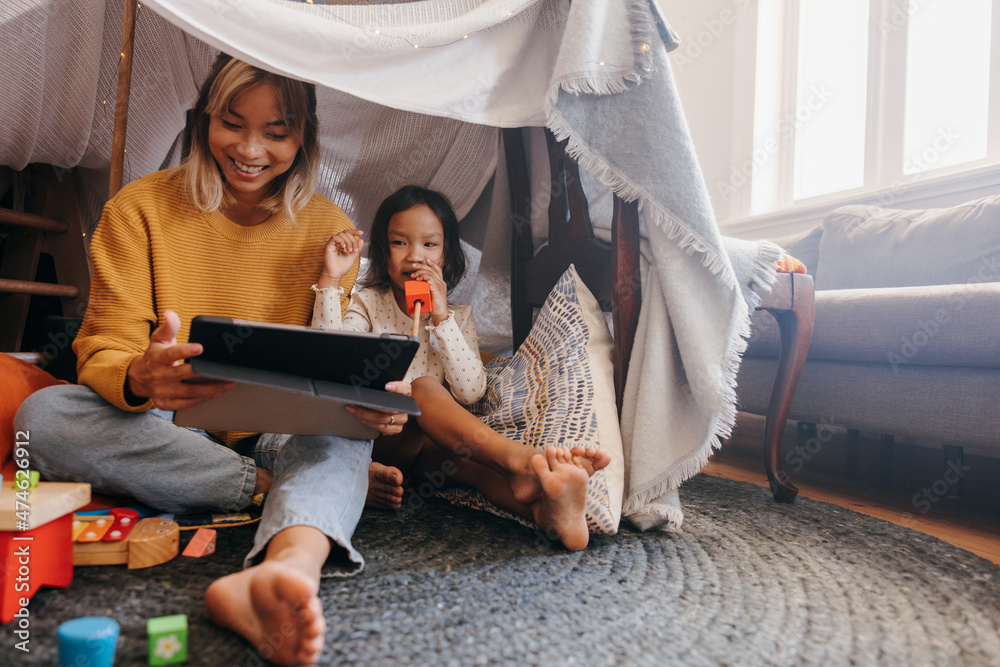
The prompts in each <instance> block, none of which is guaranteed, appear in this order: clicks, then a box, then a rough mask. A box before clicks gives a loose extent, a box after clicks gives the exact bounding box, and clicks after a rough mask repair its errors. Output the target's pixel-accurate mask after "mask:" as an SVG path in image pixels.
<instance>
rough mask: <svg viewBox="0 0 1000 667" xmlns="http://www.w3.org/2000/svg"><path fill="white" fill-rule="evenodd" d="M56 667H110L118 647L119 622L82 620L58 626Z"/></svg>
mask: <svg viewBox="0 0 1000 667" xmlns="http://www.w3.org/2000/svg"><path fill="white" fill-rule="evenodd" d="M57 633H58V635H59V667H77V666H78V665H88V667H111V666H112V664H113V663H114V661H115V648H117V646H118V633H119V626H118V622H117V621H115V620H114V619H113V618H108V617H106V616H84V617H83V618H74V619H73V620H71V621H66V622H65V623H63V624H62V625H60V626H59V629H58V631H57Z"/></svg>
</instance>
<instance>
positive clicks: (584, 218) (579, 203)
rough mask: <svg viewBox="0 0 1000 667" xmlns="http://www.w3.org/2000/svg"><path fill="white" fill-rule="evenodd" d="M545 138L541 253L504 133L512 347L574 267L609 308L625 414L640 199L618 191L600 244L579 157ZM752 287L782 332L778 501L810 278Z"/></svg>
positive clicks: (787, 490) (518, 160)
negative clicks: (546, 191)
mask: <svg viewBox="0 0 1000 667" xmlns="http://www.w3.org/2000/svg"><path fill="white" fill-rule="evenodd" d="M546 137H547V141H548V147H549V151H548V153H549V169H550V174H551V179H552V180H551V182H552V187H551V192H550V195H551V196H550V200H549V209H548V213H549V235H548V243H547V244H546V245H545V246H544V247H542V248H541V249H540V250H539V251H538V252H537V254H536V253H535V251H534V247H533V243H532V238H531V202H532V192H531V183H530V182H529V176H528V169H527V165H528V161H527V157H526V154H525V148H524V140H523V136H522V130H521V129H519V128H515V129H505V130H503V140H504V149H505V153H506V159H507V174H508V180H509V183H510V194H511V206H512V216H511V220H512V223H513V228H512V230H511V294H510V307H511V327H512V330H513V334H514V347H515V348H517V347H518V346H520V344H521V343H522V342H524V339H525V338H526V337H527V335H528V332H529V331H530V329H531V320H532V314H533V310H534V308H536V307H540V306H541V305H542V304H543V303H544V302H545V298H546V296H548V293H549V292H550V291H551V289H552V287H554V286H555V284H556V282H557V281H558V280H559V276H561V275H562V274H563V272H564V271H565V270H566V269H567V268H568V267H569V265H570V264H571V263H572V264H574V265H575V266H576V269H577V272H578V273H579V275H580V278H581V280H583V282H584V283H585V284H586V285H587V287H588V288H589V289H590V290H591V292H593V294H594V296H595V297H596V298H597V300H598V301H599V302H601V303H602V306H608V305H609V306H610V310H611V313H612V322H613V324H614V331H615V342H614V368H615V395H616V398H617V400H618V410H619V414H620V413H621V406H622V398H623V396H624V391H625V381H626V379H627V377H628V362H629V359H630V357H631V355H632V345H633V342H634V340H635V332H636V327H637V325H638V322H639V308H640V305H641V302H642V284H641V279H640V276H639V215H638V204H637V202H631V203H628V202H625V201H623V200H622V199H621V198H620V197H618V196H617V195H616V196H615V198H614V209H613V214H612V221H611V238H612V242H611V248H610V249H609V248H608V247H607V246H606V245H605V244H602V243H600V242H599V241H597V240H596V239H595V238H594V230H593V226H592V224H591V220H590V212H589V209H588V206H587V198H586V196H585V194H584V192H583V187H582V184H581V182H580V172H579V168H578V167H577V164H576V161H575V160H573V159H571V158H569V157H567V156H566V153H565V146H566V144H565V142H557V141H556V140H555V138H554V137H553V136H552V134H551V133H550V132H549V131H547V130H546ZM609 278H610V280H609ZM751 289H754V291H755V292H757V293H758V294H759V295H760V296H761V304H760V306H758V310H767V311H768V312H769V313H771V315H773V316H774V318H775V319H776V320H777V322H778V327H779V329H780V331H781V356H780V358H779V362H778V371H777V374H776V378H775V383H774V388H773V390H772V392H771V399H770V403H769V405H768V410H767V415H766V417H765V421H764V445H765V447H764V469H765V471H766V473H767V478H768V482H769V483H770V486H771V493H772V495H773V496H774V499H775V500H776V501H778V502H789V503H790V502H792V501H793V500H794V499H795V496H796V495H797V494H798V489H797V488H796V487H795V486H794V485H793V484H792V483H791V482H790V481H789V479H788V475H787V474H786V473H785V472H784V471H782V469H781V439H782V436H783V435H784V431H785V424H786V421H787V419H788V411H789V409H790V407H791V403H792V398H793V397H794V395H795V388H796V386H797V384H798V380H799V377H800V376H801V374H802V368H803V367H804V366H805V361H806V355H807V353H808V351H809V342H810V340H811V339H812V329H813V318H814V315H815V300H814V294H813V281H812V277H811V276H807V275H801V274H790V273H783V274H778V277H777V280H776V281H775V283H774V285H773V286H772V288H771V290H770V291H766V290H763V289H759V288H757V287H755V286H751Z"/></svg>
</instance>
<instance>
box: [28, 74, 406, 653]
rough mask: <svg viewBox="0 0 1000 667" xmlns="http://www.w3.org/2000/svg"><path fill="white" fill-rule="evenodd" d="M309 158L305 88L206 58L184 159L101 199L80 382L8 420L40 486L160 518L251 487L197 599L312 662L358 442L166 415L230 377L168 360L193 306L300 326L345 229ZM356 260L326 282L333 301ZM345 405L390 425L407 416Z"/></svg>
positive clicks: (365, 453)
mask: <svg viewBox="0 0 1000 667" xmlns="http://www.w3.org/2000/svg"><path fill="white" fill-rule="evenodd" d="M318 160H319V150H318V142H317V120H316V93H315V89H314V87H313V86H312V85H309V84H305V83H302V82H299V81H293V80H290V79H286V78H284V77H280V76H276V75H274V74H270V73H268V72H265V71H263V70H260V69H257V68H254V67H252V66H250V65H248V64H246V63H243V62H240V61H237V60H233V59H232V58H229V57H228V56H220V57H219V59H218V60H217V62H216V64H215V66H214V68H213V70H212V72H211V74H210V75H209V77H208V80H207V81H206V82H205V84H204V85H203V86H202V90H201V93H200V95H199V98H198V102H197V104H196V106H195V120H194V128H193V136H192V148H191V153H190V155H189V157H188V158H187V159H186V160H185V162H184V163H183V164H182V165H181V166H180V167H179V168H177V169H172V170H167V171H162V172H158V173H155V174H151V175H149V176H146V177H144V178H141V179H139V180H137V181H135V182H133V183H131V184H129V185H127V186H126V187H125V188H123V189H122V190H121V192H120V193H119V194H118V195H117V196H115V198H114V199H112V200H111V201H110V202H108V204H107V205H106V207H105V209H104V213H103V216H102V218H101V222H100V225H99V226H98V228H97V231H96V233H95V234H94V237H93V241H92V243H91V257H92V260H93V266H94V279H93V286H92V289H91V295H90V302H89V306H88V309H87V314H86V317H85V319H84V323H83V326H82V328H81V330H80V333H79V335H78V336H77V339H76V342H75V343H74V345H73V349H74V350H75V351H76V354H77V356H78V358H79V361H78V366H77V369H78V373H79V382H80V384H79V385H75V386H72V385H63V386H55V387H50V388H48V389H45V390H42V391H40V392H38V393H36V394H34V395H32V396H31V397H29V398H28V400H27V401H25V403H24V404H23V406H22V407H21V409H20V411H19V413H18V415H17V419H16V424H17V426H16V428H17V429H19V430H24V431H27V432H29V433H30V442H31V451H32V461H31V463H32V467H33V468H37V469H39V470H40V471H41V472H42V474H43V475H44V476H45V478H46V479H49V480H57V481H80V482H89V483H90V484H91V485H92V486H93V489H94V490H95V491H99V492H102V493H110V494H118V495H123V496H131V497H134V498H136V499H138V500H139V501H141V502H144V503H146V504H148V505H150V506H152V507H155V508H158V509H160V510H164V511H168V512H177V513H181V512H193V511H205V510H216V511H217V510H239V509H242V508H244V507H246V506H247V505H249V504H250V502H251V499H252V498H253V497H254V496H256V495H257V494H260V493H264V492H268V498H267V503H266V504H265V506H264V511H263V515H262V517H261V522H260V526H259V528H258V529H257V534H256V538H255V542H254V547H253V549H252V550H251V552H250V554H249V555H248V556H247V558H246V565H247V569H244V570H243V571H241V572H238V573H235V574H231V575H228V576H226V577H223V578H221V579H219V580H217V581H215V582H214V583H213V584H212V585H211V586H210V587H209V588H208V591H207V592H206V596H205V601H206V605H207V607H208V612H209V615H210V617H211V618H212V619H213V620H214V621H215V622H216V623H218V624H220V625H222V626H224V627H227V628H230V629H232V630H234V631H236V632H238V633H239V634H241V635H243V636H244V637H245V638H246V639H248V640H249V641H250V642H251V643H252V644H253V645H254V646H255V647H256V648H257V649H258V650H260V651H261V653H262V654H263V655H264V656H265V657H266V658H269V659H270V660H272V661H273V662H275V663H278V664H310V663H313V662H315V661H316V659H317V658H318V656H319V654H320V651H321V650H322V648H323V641H324V630H325V620H324V618H323V610H322V608H321V605H320V601H319V597H318V595H317V593H318V590H319V582H320V577H321V576H323V575H327V574H333V573H335V572H337V571H340V572H343V571H344V570H345V569H346V570H349V571H350V570H357V569H359V568H360V567H361V565H362V563H363V561H362V559H361V555H360V554H359V553H358V552H357V551H356V550H355V549H354V548H353V547H352V546H351V541H350V540H351V536H352V534H353V533H354V529H355V526H356V525H357V522H358V519H359V518H360V516H361V510H362V507H363V505H364V501H365V490H366V488H367V474H368V464H369V462H370V460H371V441H365V440H348V439H345V438H337V437H332V436H290V435H277V434H248V433H213V434H208V433H204V432H202V431H194V430H189V429H185V428H180V427H177V426H174V425H173V423H172V422H171V421H170V418H171V413H170V412H169V411H173V410H176V409H178V408H181V407H185V406H190V405H194V404H196V403H199V402H201V401H205V400H208V399H210V398H213V397H215V396H217V395H219V394H221V393H222V392H224V391H227V390H228V389H230V388H231V385H229V384H227V383H223V382H214V383H207V384H191V383H185V382H184V380H186V379H188V378H190V377H192V375H193V373H192V372H191V370H190V366H189V365H188V364H184V363H182V362H183V361H184V360H185V359H189V358H191V357H194V356H197V355H198V354H200V353H201V351H202V350H201V346H200V345H198V344H193V343H187V339H188V329H189V325H190V321H191V318H193V317H194V316H196V315H201V314H212V315H221V316H229V317H233V318H238V319H245V320H257V321H267V322H276V323H282V324H295V325H308V324H309V320H310V316H311V314H312V307H313V294H312V292H311V291H310V289H309V287H310V285H312V284H313V283H315V282H316V279H317V277H318V276H319V273H320V270H321V268H322V265H323V252H324V246H325V244H326V242H327V240H328V239H329V238H330V237H331V236H333V235H334V234H337V233H339V232H341V231H344V230H347V229H351V228H353V225H352V224H351V222H350V220H348V219H347V217H346V216H345V215H344V213H343V212H342V211H341V210H340V209H339V208H338V207H337V206H335V205H334V204H333V203H332V202H330V201H329V200H328V199H326V198H325V197H323V196H321V195H319V194H316V193H315V191H314V183H315V175H316V170H317V165H318ZM357 270H358V266H357V262H355V263H354V265H353V267H352V268H351V269H350V270H349V271H348V272H347V273H346V274H345V275H344V276H343V279H342V281H341V285H342V286H343V287H344V292H345V294H349V293H350V291H351V287H352V286H353V284H354V281H355V278H356V277H357ZM343 298H344V299H345V303H343V304H342V307H343V308H346V306H347V303H346V298H347V297H346V296H345V297H343ZM390 386H391V385H390ZM390 390H396V391H400V392H402V393H408V392H409V386H408V385H407V384H406V383H395V386H394V387H393V388H392V389H390ZM356 416H357V417H358V419H359V420H361V421H362V422H364V423H366V424H368V425H369V426H373V427H375V428H377V429H379V430H380V431H381V432H382V433H385V434H389V435H392V434H395V433H398V432H399V431H400V430H401V429H402V426H403V424H404V423H405V422H406V415H402V414H395V415H389V414H384V413H379V412H374V411H370V410H364V409H358V410H357V411H356Z"/></svg>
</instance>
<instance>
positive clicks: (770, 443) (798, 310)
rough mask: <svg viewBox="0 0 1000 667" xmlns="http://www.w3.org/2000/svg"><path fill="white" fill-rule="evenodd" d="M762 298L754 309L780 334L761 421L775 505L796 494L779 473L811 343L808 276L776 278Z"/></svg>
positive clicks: (813, 312) (813, 310) (813, 307)
mask: <svg viewBox="0 0 1000 667" xmlns="http://www.w3.org/2000/svg"><path fill="white" fill-rule="evenodd" d="M763 297H764V298H763V301H762V302H761V304H760V306H758V309H759V310H767V311H768V312H769V313H771V315H773V316H774V319H775V320H777V322H778V328H779V329H780V331H781V355H780V356H779V358H778V372H777V374H776V376H775V379H774V388H773V389H772V390H771V400H770V402H769V403H768V406H767V416H766V418H765V420H764V469H765V470H766V471H767V481H768V483H769V484H770V485H771V493H772V494H773V495H774V499H775V500H776V501H777V502H779V503H790V502H792V501H793V500H795V496H796V495H797V494H798V492H799V490H798V488H796V487H795V485H793V484H792V483H791V482H790V481H789V479H788V475H787V474H786V473H785V472H784V471H783V470H782V469H781V439H782V436H783V435H784V432H785V423H786V421H787V419H788V411H789V409H790V408H791V407H792V398H793V397H794V396H795V387H796V385H798V382H799V376H801V375H802V368H803V366H805V363H806V355H807V354H808V352H809V343H810V341H811V340H812V332H813V320H814V319H815V315H816V301H815V294H814V291H813V280H812V276H808V275H804V274H798V273H783V274H780V275H779V276H778V280H777V281H776V282H775V283H774V287H773V289H772V291H771V293H770V294H766V295H763Z"/></svg>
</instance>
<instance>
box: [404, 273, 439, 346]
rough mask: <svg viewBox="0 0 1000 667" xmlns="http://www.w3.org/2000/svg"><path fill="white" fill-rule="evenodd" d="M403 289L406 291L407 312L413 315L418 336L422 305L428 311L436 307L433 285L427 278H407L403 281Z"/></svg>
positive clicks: (414, 332)
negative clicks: (433, 297) (433, 298)
mask: <svg viewBox="0 0 1000 667" xmlns="http://www.w3.org/2000/svg"><path fill="white" fill-rule="evenodd" d="M403 289H404V290H405V291H406V312H407V313H409V314H411V315H413V335H414V336H416V335H417V327H418V326H419V325H420V308H421V306H423V307H424V308H425V309H427V310H428V311H429V310H431V309H432V308H434V304H433V302H432V301H431V286H430V284H429V283H428V282H427V281H426V280H407V281H406V282H405V283H403Z"/></svg>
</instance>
